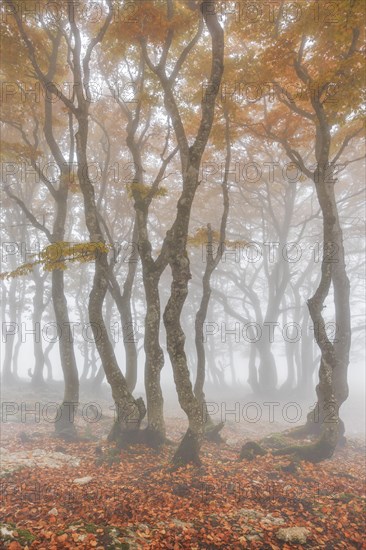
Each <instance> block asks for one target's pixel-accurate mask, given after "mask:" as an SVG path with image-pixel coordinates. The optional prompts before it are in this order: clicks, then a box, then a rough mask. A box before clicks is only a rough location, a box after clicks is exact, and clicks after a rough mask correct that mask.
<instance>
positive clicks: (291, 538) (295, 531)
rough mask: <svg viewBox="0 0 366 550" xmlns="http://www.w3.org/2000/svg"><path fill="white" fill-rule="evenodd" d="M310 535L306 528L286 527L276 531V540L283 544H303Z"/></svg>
mask: <svg viewBox="0 0 366 550" xmlns="http://www.w3.org/2000/svg"><path fill="white" fill-rule="evenodd" d="M309 535H310V531H309V529H306V527H286V528H283V529H279V530H278V531H277V534H276V536H277V538H278V539H279V540H282V541H284V542H298V543H299V544H305V543H306V539H307V537H308V536H309Z"/></svg>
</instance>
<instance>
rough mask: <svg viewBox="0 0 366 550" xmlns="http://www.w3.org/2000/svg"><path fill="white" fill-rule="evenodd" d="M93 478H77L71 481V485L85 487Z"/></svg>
mask: <svg viewBox="0 0 366 550" xmlns="http://www.w3.org/2000/svg"><path fill="white" fill-rule="evenodd" d="M92 479H93V478H92V477H91V476H86V477H79V478H76V479H74V480H73V483H76V485H86V484H87V483H89V482H90V481H91V480H92Z"/></svg>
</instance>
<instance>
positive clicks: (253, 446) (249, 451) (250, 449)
mask: <svg viewBox="0 0 366 550" xmlns="http://www.w3.org/2000/svg"><path fill="white" fill-rule="evenodd" d="M265 454H267V451H266V450H265V449H263V447H261V446H260V445H259V443H256V442H255V441H247V443H244V445H243V446H242V448H241V451H240V455H239V460H254V459H255V457H256V456H264V455H265Z"/></svg>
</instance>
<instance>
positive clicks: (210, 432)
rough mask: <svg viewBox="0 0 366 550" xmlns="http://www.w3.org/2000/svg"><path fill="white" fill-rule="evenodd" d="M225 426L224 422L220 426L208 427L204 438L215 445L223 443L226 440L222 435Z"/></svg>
mask: <svg viewBox="0 0 366 550" xmlns="http://www.w3.org/2000/svg"><path fill="white" fill-rule="evenodd" d="M224 426H225V424H224V423H223V422H220V424H216V425H214V424H212V425H209V426H206V429H205V434H204V438H205V439H206V440H207V441H213V442H214V443H223V442H224V440H223V438H222V437H221V435H220V433H219V432H220V431H221V430H222V428H223V427H224Z"/></svg>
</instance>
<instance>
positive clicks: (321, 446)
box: [272, 436, 334, 463]
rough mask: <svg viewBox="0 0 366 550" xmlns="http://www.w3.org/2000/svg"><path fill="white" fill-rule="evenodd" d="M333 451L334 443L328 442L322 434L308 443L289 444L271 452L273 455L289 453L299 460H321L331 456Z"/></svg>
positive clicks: (314, 461) (315, 461)
mask: <svg viewBox="0 0 366 550" xmlns="http://www.w3.org/2000/svg"><path fill="white" fill-rule="evenodd" d="M333 452H334V444H332V443H331V442H329V441H328V440H327V439H326V438H325V437H324V436H322V437H320V439H318V440H317V441H315V442H314V443H309V444H308V445H289V446H288V447H284V448H283V449H276V450H274V451H273V452H272V454H273V455H291V456H292V457H294V458H297V459H299V460H307V461H308V462H313V463H317V462H321V461H322V460H326V459H327V458H331V457H332V456H333Z"/></svg>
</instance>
